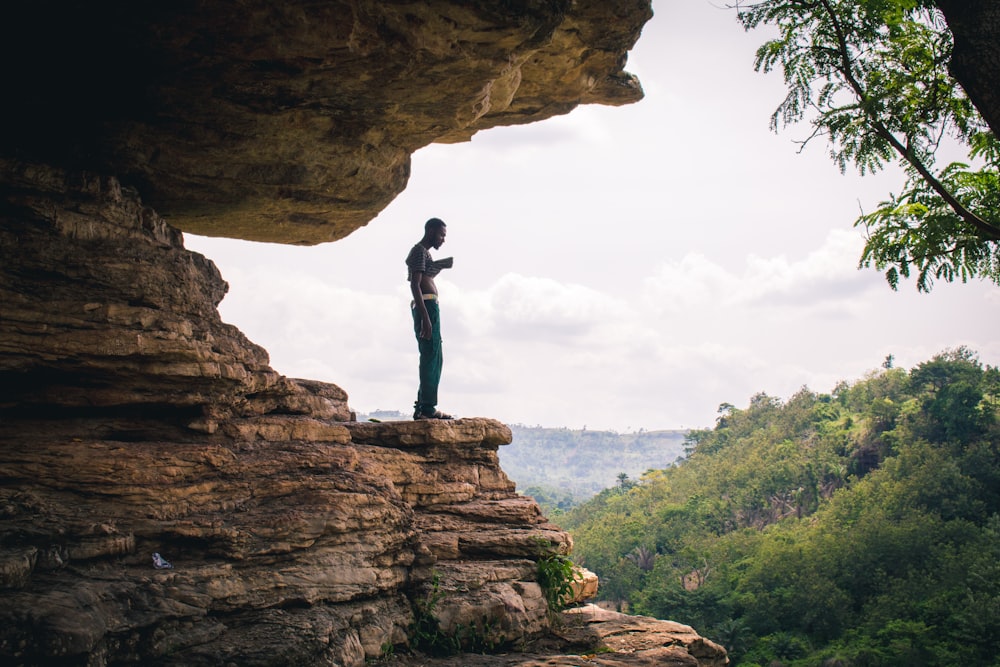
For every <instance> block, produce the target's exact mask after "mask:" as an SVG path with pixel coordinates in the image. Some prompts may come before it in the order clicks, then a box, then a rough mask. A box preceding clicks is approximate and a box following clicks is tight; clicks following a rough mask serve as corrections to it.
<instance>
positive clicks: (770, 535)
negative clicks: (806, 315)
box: [559, 348, 1000, 667]
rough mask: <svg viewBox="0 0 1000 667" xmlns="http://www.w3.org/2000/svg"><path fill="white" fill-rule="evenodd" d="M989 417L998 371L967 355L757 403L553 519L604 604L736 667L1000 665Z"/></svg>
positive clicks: (995, 479)
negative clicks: (703, 641) (716, 649)
mask: <svg viewBox="0 0 1000 667" xmlns="http://www.w3.org/2000/svg"><path fill="white" fill-rule="evenodd" d="M886 365H887V366H890V365H891V364H890V363H887V364H886ZM998 410H1000V372H998V371H997V369H996V368H990V367H984V366H983V365H982V364H981V363H980V362H979V361H978V359H977V358H976V355H975V354H974V353H972V352H970V351H969V350H966V349H964V348H962V349H958V350H955V351H950V352H946V353H944V354H941V355H939V356H937V357H935V358H933V359H931V360H930V361H927V362H925V363H922V364H920V365H918V366H916V367H915V368H913V369H912V370H910V371H906V370H903V369H896V368H884V369H882V370H881V371H879V372H876V373H872V374H871V375H870V376H868V377H866V378H865V379H863V380H860V381H858V382H856V383H854V384H850V385H849V384H846V383H844V384H841V385H839V386H837V387H836V388H835V389H834V390H833V391H832V393H830V394H816V393H813V392H811V391H808V390H806V389H803V390H801V391H800V392H799V393H798V394H796V395H795V396H793V397H791V398H790V399H788V400H787V401H786V402H781V401H778V400H776V399H774V398H771V397H769V396H766V395H763V394H759V395H757V396H754V397H753V398H752V399H751V401H750V404H749V406H747V407H746V408H743V409H737V408H735V407H733V406H729V405H725V406H723V407H722V408H720V413H719V417H718V420H717V423H716V426H715V428H713V429H710V430H702V431H694V432H691V433H690V434H689V437H688V441H687V447H688V453H689V456H688V458H687V460H686V461H684V462H683V463H681V464H680V465H679V466H675V467H671V468H667V469H664V470H658V471H652V472H649V473H647V474H645V475H643V476H642V478H641V480H640V481H639V483H638V484H637V485H636V486H634V487H633V488H624V487H617V488H611V489H608V490H605V491H603V492H602V493H600V494H599V495H598V496H597V497H595V498H594V499H592V500H591V501H589V502H588V503H586V504H584V505H581V506H580V507H578V508H576V509H574V510H573V511H572V512H570V513H569V514H567V515H565V516H563V517H560V520H559V522H560V524H561V525H562V526H563V527H565V528H567V529H569V530H570V531H571V532H572V534H573V536H574V539H575V542H576V550H575V555H574V559H575V560H576V561H577V562H579V563H581V564H583V565H585V566H586V567H588V568H590V569H592V570H594V571H596V572H597V573H598V574H599V575H600V577H601V586H602V588H601V596H602V597H603V598H604V599H610V600H615V601H618V602H620V603H622V604H625V605H627V606H628V607H629V609H630V610H631V611H633V612H637V613H645V614H650V615H653V616H657V617H660V618H670V619H675V620H681V621H683V622H685V623H689V624H691V625H693V626H694V627H695V628H696V629H697V630H698V631H699V632H701V633H702V634H703V635H705V636H708V637H710V638H712V639H715V640H717V641H719V642H720V643H722V644H724V645H725V646H727V647H728V648H729V649H730V651H731V655H732V656H733V657H734V658H735V664H738V665H744V666H745V665H761V666H772V667H777V666H783V667H801V666H805V665H817V666H819V665H823V666H825V667H835V666H841V667H847V666H866V667H868V666H889V665H892V666H902V665H907V666H909V665H913V666H920V665H926V666H938V665H940V666H944V665H948V666H953V665H969V666H971V665H987V666H988V665H994V666H996V665H1000V426H998V420H997V413H998Z"/></svg>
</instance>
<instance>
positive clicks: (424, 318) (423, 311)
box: [410, 271, 431, 340]
mask: <svg viewBox="0 0 1000 667" xmlns="http://www.w3.org/2000/svg"><path fill="white" fill-rule="evenodd" d="M423 279H424V274H423V272H420V271H414V272H412V273H411V274H410V294H412V295H413V303H414V307H415V308H416V309H417V310H418V311H419V312H420V338H424V339H427V340H430V338H431V316H430V315H429V314H428V313H427V306H426V304H424V293H423V291H422V290H421V289H420V284H421V283H422V282H423Z"/></svg>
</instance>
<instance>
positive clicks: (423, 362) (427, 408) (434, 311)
mask: <svg viewBox="0 0 1000 667" xmlns="http://www.w3.org/2000/svg"><path fill="white" fill-rule="evenodd" d="M424 306H426V308H427V315H428V316H429V317H430V318H431V337H430V340H428V339H426V338H421V337H420V310H419V309H418V308H417V306H416V304H414V305H413V308H412V309H411V310H412V311H413V332H414V333H415V334H416V336H417V348H418V349H419V350H420V388H419V389H417V402H416V403H414V404H413V407H414V408H415V409H416V410H418V411H419V412H422V413H424V414H431V413H432V412H434V410H435V409H436V408H437V402H438V385H439V384H440V383H441V367H442V366H443V365H444V354H443V352H442V350H441V309H440V307H439V306H438V302H437V301H436V300H432V299H428V300H425V301H424Z"/></svg>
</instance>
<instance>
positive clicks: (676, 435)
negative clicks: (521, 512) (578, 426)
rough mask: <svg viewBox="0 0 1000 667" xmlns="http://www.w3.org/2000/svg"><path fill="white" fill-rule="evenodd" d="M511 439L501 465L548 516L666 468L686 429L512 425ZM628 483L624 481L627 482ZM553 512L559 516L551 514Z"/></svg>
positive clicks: (677, 451) (680, 447)
mask: <svg viewBox="0 0 1000 667" xmlns="http://www.w3.org/2000/svg"><path fill="white" fill-rule="evenodd" d="M510 429H511V431H512V432H513V435H514V441H513V442H512V443H511V444H510V445H508V446H506V447H501V448H500V464H501V466H502V467H503V469H504V472H506V473H507V476H508V477H510V478H511V479H512V480H514V481H515V482H516V483H517V490H518V491H520V492H522V493H525V494H527V495H530V496H534V497H535V499H536V500H538V502H539V504H541V505H542V507H543V508H545V509H546V510H547V511H549V513H550V514H551V513H553V510H563V511H565V510H568V509H570V508H572V507H573V506H575V505H577V504H579V503H582V502H584V501H586V500H588V499H590V498H591V497H593V496H594V495H596V494H597V493H599V492H600V491H601V490H603V489H607V488H611V487H614V486H618V485H620V484H621V483H622V481H623V480H622V479H620V475H621V474H622V473H624V474H625V475H627V477H628V480H635V479H637V478H638V477H639V476H640V475H642V473H644V472H646V471H647V470H649V469H660V468H668V467H670V466H671V465H672V464H673V463H674V462H675V461H676V460H677V459H678V458H679V457H681V456H683V454H684V438H685V436H686V434H687V431H682V430H677V431H645V430H640V431H638V432H634V433H616V432H614V431H588V430H572V429H568V428H542V427H540V426H522V425H512V426H511V427H510ZM628 480H624V481H626V483H627V481H628ZM555 513H558V512H555Z"/></svg>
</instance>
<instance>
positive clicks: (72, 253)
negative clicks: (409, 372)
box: [0, 161, 570, 666]
mask: <svg viewBox="0 0 1000 667" xmlns="http://www.w3.org/2000/svg"><path fill="white" fill-rule="evenodd" d="M0 164H2V166H3V172H2V173H3V174H4V181H3V185H4V189H3V192H4V199H3V203H2V206H0V241H2V244H0V253H2V254H0V299H2V300H0V308H2V310H0V386H2V388H3V390H2V393H0V471H2V474H0V600H2V602H3V604H2V605H0V662H3V663H4V664H15V665H17V664H25V665H40V664H46V665H48V664H67V665H69V664H81V665H82V664H86V665H94V666H97V665H116V664H136V663H140V664H160V665H219V664H238V665H293V664H294V665H312V664H333V665H342V666H346V665H350V666H360V665H362V664H364V662H365V660H367V659H372V658H377V657H379V656H381V655H382V654H383V652H384V651H385V650H386V647H393V646H399V647H400V650H401V651H402V650H403V649H404V648H405V647H406V646H407V645H409V644H410V641H411V637H412V635H413V632H412V625H413V623H414V622H415V621H416V619H417V618H418V617H419V615H420V612H419V610H420V609H421V607H420V601H427V600H431V599H433V600H435V602H434V605H433V616H434V618H435V619H436V620H435V622H436V623H437V631H439V632H440V633H443V634H444V635H447V636H458V637H460V638H462V639H463V640H465V641H473V640H474V641H475V642H478V643H479V644H480V645H482V644H486V645H492V646H507V645H508V644H510V643H511V642H513V643H517V642H526V641H529V640H532V639H533V638H536V637H539V636H542V635H544V634H545V633H546V631H547V630H548V627H549V617H548V615H547V611H546V603H545V600H544V597H543V595H542V591H541V589H540V587H539V585H538V583H537V581H536V561H537V559H538V556H539V553H540V549H542V548H543V547H544V548H545V549H549V550H556V551H557V552H562V553H565V552H568V551H569V549H570V540H569V536H568V535H567V534H566V533H564V532H563V531H561V530H560V529H559V528H557V527H556V526H554V525H551V524H549V523H548V522H547V521H546V519H545V518H544V517H543V516H542V514H541V512H540V511H539V508H538V505H537V504H536V503H535V502H534V501H533V500H531V499H530V498H526V497H523V496H519V495H517V494H516V492H515V488H514V484H513V483H512V482H511V481H510V480H509V479H508V478H507V477H506V475H505V474H504V473H503V471H502V470H501V469H500V466H499V462H498V459H497V455H496V451H497V448H498V447H500V446H502V445H504V444H507V443H509V442H510V439H511V434H510V430H509V429H508V428H507V427H506V426H504V425H503V424H500V423H499V422H496V421H493V420H489V419H461V420H454V421H418V422H396V423H385V424H378V423H357V422H353V421H350V420H351V411H350V408H349V406H348V403H347V395H346V394H345V393H344V392H343V391H342V390H341V389H340V388H339V387H336V386H335V385H331V384H326V383H321V382H315V381H307V380H294V379H289V378H285V377H282V376H280V375H279V374H278V373H276V372H275V371H274V370H273V369H271V368H270V367H269V366H268V364H267V355H266V353H265V352H264V351H263V350H262V349H260V348H259V347H257V346H255V345H253V344H252V343H250V342H249V341H247V340H246V338H245V337H244V336H243V335H242V334H241V333H240V332H239V331H237V330H236V329H235V328H234V327H232V326H230V325H227V324H225V323H223V322H222V321H221V319H220V318H219V315H218V312H217V310H216V305H217V304H218V302H219V300H220V299H221V298H222V295H223V294H224V293H225V289H226V286H225V283H224V281H222V279H221V277H220V276H219V274H218V271H217V270H216V269H215V267H214V265H213V264H212V263H211V262H210V261H208V260H206V259H205V258H204V257H201V256H200V255H197V254H195V253H191V252H189V251H187V250H185V249H184V248H183V245H182V242H181V236H180V234H179V233H178V232H177V231H176V230H174V229H173V228H171V227H170V226H169V225H167V224H165V223H164V221H163V220H162V219H160V218H159V216H157V215H156V214H155V213H154V212H153V211H152V210H150V209H149V208H147V207H145V206H144V205H143V203H142V201H141V200H140V199H139V197H138V195H137V193H135V192H134V191H133V190H131V189H129V188H125V187H122V186H121V185H120V184H119V183H118V181H117V180H116V179H113V178H110V177H96V176H93V175H90V174H87V173H75V172H66V171H62V170H59V169H55V168H51V167H47V166H40V165H33V164H28V163H22V162H15V161H5V162H2V163H0ZM154 554H159V556H160V557H162V558H163V559H165V560H166V561H167V562H169V563H170V564H172V566H173V567H169V568H162V569H161V568H157V567H156V564H157V563H156V562H155V561H154V556H153V555H154ZM424 609H425V611H426V607H424ZM415 610H418V611H415Z"/></svg>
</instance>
